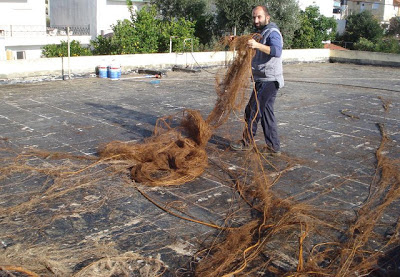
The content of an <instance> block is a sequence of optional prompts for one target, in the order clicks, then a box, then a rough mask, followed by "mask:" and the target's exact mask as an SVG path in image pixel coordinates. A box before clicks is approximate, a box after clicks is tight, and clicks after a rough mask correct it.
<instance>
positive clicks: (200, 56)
mask: <svg viewBox="0 0 400 277" xmlns="http://www.w3.org/2000/svg"><path fill="white" fill-rule="evenodd" d="M232 57H233V53H232V52H224V51H221V52H195V53H171V54H170V53H157V54H133V55H113V56H89V57H71V58H70V60H69V63H68V59H67V58H41V59H32V60H10V61H7V60H3V61H0V79H15V78H28V77H40V76H54V77H60V76H63V75H67V74H68V69H70V71H71V74H74V75H84V74H94V73H95V72H96V67H97V66H99V65H105V66H107V65H110V64H112V63H113V64H119V65H121V67H122V71H123V72H127V71H130V70H137V69H139V68H152V69H170V68H172V67H173V66H181V67H195V68H199V67H212V66H222V65H226V64H228V63H229V62H230V61H232ZM282 57H283V62H284V63H286V64H288V63H316V62H329V61H331V62H346V63H355V64H371V65H381V66H395V67H398V66H400V55H396V54H385V53H375V52H364V51H342V50H330V49H288V50H284V51H283V54H282Z"/></svg>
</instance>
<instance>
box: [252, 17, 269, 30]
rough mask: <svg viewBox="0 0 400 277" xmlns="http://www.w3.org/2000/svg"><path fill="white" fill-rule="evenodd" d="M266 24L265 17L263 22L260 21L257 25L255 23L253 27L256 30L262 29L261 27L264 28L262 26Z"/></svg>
mask: <svg viewBox="0 0 400 277" xmlns="http://www.w3.org/2000/svg"><path fill="white" fill-rule="evenodd" d="M267 24H268V22H267V19H265V20H264V22H263V23H261V22H260V25H258V26H256V25H255V24H254V27H255V28H256V29H257V30H262V29H264V27H265V26H266V25H267Z"/></svg>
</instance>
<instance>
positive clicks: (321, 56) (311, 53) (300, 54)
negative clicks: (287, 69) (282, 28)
mask: <svg viewBox="0 0 400 277" xmlns="http://www.w3.org/2000/svg"><path fill="white" fill-rule="evenodd" d="M329 56H330V50H329V49H287V50H283V52H282V59H283V63H289V64H290V63H311V62H312V63H318V62H329Z"/></svg>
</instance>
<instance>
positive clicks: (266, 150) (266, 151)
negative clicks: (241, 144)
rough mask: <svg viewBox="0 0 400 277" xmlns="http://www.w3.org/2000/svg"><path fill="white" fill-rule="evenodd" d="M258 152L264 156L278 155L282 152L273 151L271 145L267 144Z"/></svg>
mask: <svg viewBox="0 0 400 277" xmlns="http://www.w3.org/2000/svg"><path fill="white" fill-rule="evenodd" d="M260 153H261V154H263V155H265V156H274V157H279V156H280V155H281V154H282V152H281V151H275V150H274V149H271V147H268V146H264V147H263V148H262V149H261V150H260Z"/></svg>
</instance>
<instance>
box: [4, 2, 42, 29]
mask: <svg viewBox="0 0 400 277" xmlns="http://www.w3.org/2000/svg"><path fill="white" fill-rule="evenodd" d="M0 25H43V26H46V7H45V0H14V1H12V0H10V1H7V2H5V1H0Z"/></svg>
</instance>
